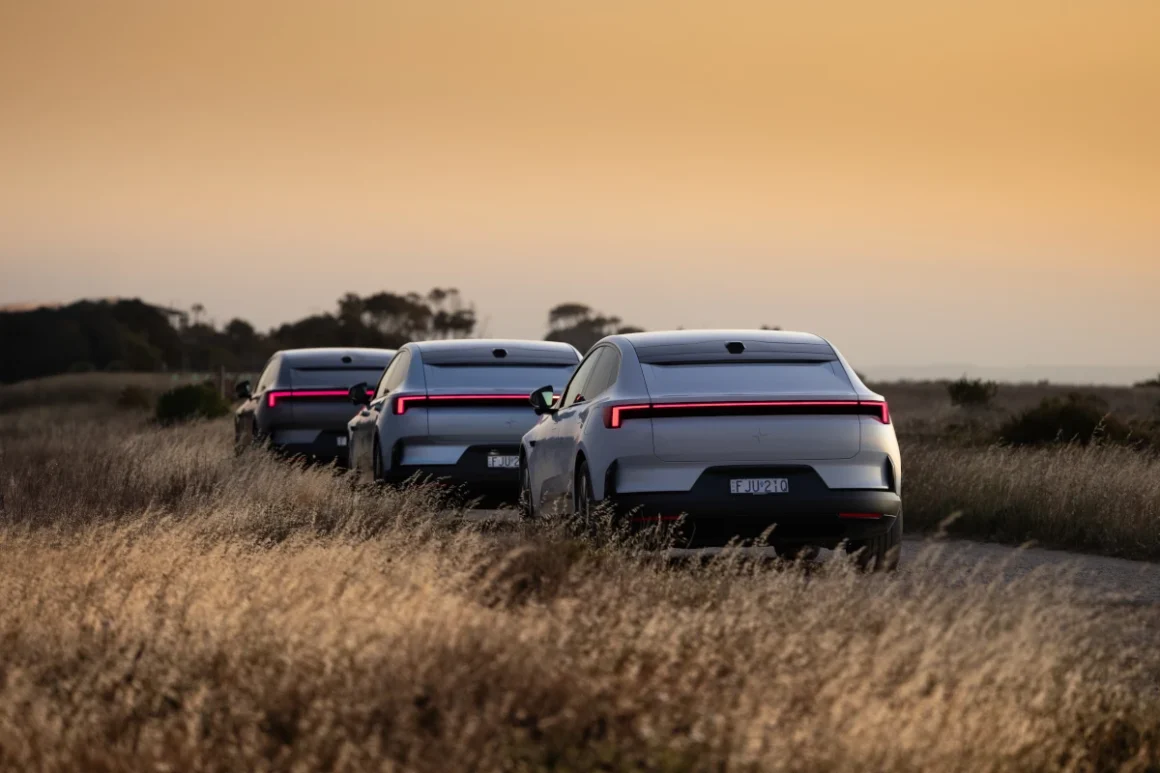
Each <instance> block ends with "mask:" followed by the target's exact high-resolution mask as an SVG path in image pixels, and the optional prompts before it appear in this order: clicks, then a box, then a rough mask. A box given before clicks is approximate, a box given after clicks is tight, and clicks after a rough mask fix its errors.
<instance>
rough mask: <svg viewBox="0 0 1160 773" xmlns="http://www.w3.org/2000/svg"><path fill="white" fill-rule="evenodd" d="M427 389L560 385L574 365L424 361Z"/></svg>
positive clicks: (516, 388)
mask: <svg viewBox="0 0 1160 773" xmlns="http://www.w3.org/2000/svg"><path fill="white" fill-rule="evenodd" d="M424 369H425V370H426V375H427V389H428V390H431V389H460V388H462V389H511V390H513V391H515V392H530V391H532V390H533V389H535V388H536V387H542V386H546V385H548V384H551V385H552V386H554V387H556V388H557V389H563V388H564V384H566V383H567V382H568V379H569V378H571V377H572V371H573V370H575V369H576V366H575V365H425V366H424Z"/></svg>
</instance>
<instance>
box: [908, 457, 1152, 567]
mask: <svg viewBox="0 0 1160 773" xmlns="http://www.w3.org/2000/svg"><path fill="white" fill-rule="evenodd" d="M902 453H903V460H904V469H905V479H904V483H903V496H904V500H905V502H906V526H907V528H908V529H910V530H912V531H914V530H920V531H926V530H932V529H936V528H937V527H938V525H939V523H940V522H941V521H943V520H944V519H946V518H947V517H948V516H950V515H952V514H956V513H957V514H958V515H957V516H956V518H957V519H956V520H955V521H954V523H952V524H951V525H950V526H949V527H948V528H949V531H950V533H952V534H961V535H965V536H971V537H980V538H983V539H993V540H999V541H1006V542H1023V541H1025V540H1036V541H1038V542H1041V543H1043V544H1045V545H1049V546H1054V547H1060V548H1066V549H1070V550H1088V551H1093V552H1098V553H1108V554H1111V555H1119V556H1125V557H1128V558H1148V559H1160V457H1157V456H1156V455H1155V454H1144V453H1139V452H1137V451H1133V450H1131V449H1129V448H1124V447H1119V446H1099V445H1096V446H1090V447H1086V448H1084V447H1081V446H1076V445H1063V446H1059V447H1054V448H1045V449H1015V448H1004V447H1000V446H989V447H979V448H971V447H961V446H960V447H956V446H949V445H944V444H939V443H934V442H930V441H922V440H919V441H911V442H907V443H904V444H903V451H902Z"/></svg>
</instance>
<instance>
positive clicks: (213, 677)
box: [0, 412, 1160, 771]
mask: <svg viewBox="0 0 1160 773" xmlns="http://www.w3.org/2000/svg"><path fill="white" fill-rule="evenodd" d="M48 418H50V417H49V416H48V415H47V414H40V413H38V412H26V413H21V414H15V415H10V416H7V417H3V418H0V494H2V500H0V561H2V565H0V567H2V568H0V642H2V646H0V768H4V769H9V770H31V769H37V770H70V771H71V770H95V771H101V770H105V771H113V770H146V769H147V770H182V771H198V770H223V771H224V770H314V769H323V770H413V771H448V770H482V771H487V770H524V771H534V770H570V771H580V770H593V769H601V770H657V771H700V770H774V771H776V770H785V771H817V770H822V771H824V770H842V771H847V770H890V771H898V770H903V771H905V770H915V771H917V770H947V771H957V770H962V771H974V770H994V771H999V770H1004V771H1005V770H1029V771H1030V770H1074V771H1095V770H1125V771H1144V770H1153V769H1156V768H1157V766H1160V694H1158V692H1157V686H1158V684H1160V653H1158V652H1157V650H1156V648H1155V647H1154V646H1153V645H1154V642H1155V641H1156V635H1157V633H1160V620H1157V619H1156V618H1157V615H1156V614H1155V613H1154V612H1153V613H1151V614H1145V613H1144V612H1142V611H1141V610H1138V609H1133V610H1124V609H1120V608H1118V607H1115V606H1111V605H1108V604H1105V603H1102V601H1101V600H1099V599H1096V598H1093V597H1091V596H1090V595H1088V594H1087V593H1086V592H1085V591H1084V590H1083V589H1081V588H1076V587H1074V586H1073V585H1072V584H1071V583H1069V582H1068V581H1067V578H1066V576H1064V575H1060V574H1042V575H1037V576H1030V577H1026V578H1024V579H1021V580H1018V581H1014V582H1010V581H1003V580H1000V579H998V577H999V575H998V573H995V572H991V571H988V570H986V569H980V568H978V567H969V566H954V565H952V564H948V563H947V561H945V560H942V559H940V558H939V557H938V556H937V555H936V554H935V553H932V552H930V550H928V551H927V553H926V554H925V555H924V556H923V557H921V558H919V559H917V560H912V561H911V562H910V564H909V565H908V567H906V568H905V569H904V570H903V571H902V572H900V573H899V574H898V575H897V576H893V577H885V576H881V575H876V576H867V575H864V574H859V573H857V572H855V571H853V570H852V569H851V568H850V566H849V565H848V564H847V563H843V562H841V561H835V562H832V563H829V564H826V565H825V566H822V567H817V568H813V569H809V568H807V567H804V566H773V567H771V566H769V565H766V564H762V563H757V562H754V561H750V560H747V559H745V558H743V557H739V556H736V555H725V556H723V557H721V558H718V559H716V560H715V561H713V562H711V563H709V564H707V565H696V566H676V567H674V566H670V565H668V564H667V563H664V562H661V561H659V560H657V559H656V558H655V557H654V556H652V555H649V554H646V553H642V552H639V551H636V550H634V549H632V548H631V546H625V545H619V544H616V543H611V544H592V543H587V542H578V541H575V540H572V539H570V538H568V537H567V534H566V532H565V531H564V530H563V529H561V528H559V527H557V526H555V525H552V524H546V525H541V524H533V525H516V526H513V527H511V528H509V529H507V530H505V531H496V530H494V529H490V528H488V527H486V526H482V525H479V524H476V523H472V522H467V521H465V520H463V519H462V518H460V517H459V516H460V515H461V514H460V513H459V512H458V511H457V510H455V509H454V508H448V507H447V506H446V505H445V504H443V503H442V502H441V501H440V499H439V495H438V493H437V492H434V491H431V490H415V491H408V492H391V491H385V492H384V491H380V490H377V489H371V488H366V487H362V486H357V485H353V484H352V483H351V482H350V481H349V480H347V479H346V478H344V477H342V476H337V475H335V474H334V473H333V472H332V471H330V470H328V469H325V468H309V469H300V468H297V467H294V466H292V465H289V464H285V463H278V462H276V461H274V460H273V459H271V458H268V457H266V456H263V455H261V454H256V453H255V454H247V455H244V456H243V457H241V458H234V457H233V456H232V454H231V452H230V450H229V443H228V427H227V426H226V425H224V424H221V423H217V424H202V425H195V426H190V427H182V428H176V429H169V430H161V429H155V428H152V427H149V426H147V425H146V424H145V423H144V422H142V421H141V420H139V419H137V420H134V419H126V418H120V419H115V420H101V421H92V422H80V423H76V424H60V423H59V422H56V423H54V422H52V421H47V419H48ZM908 484H909V485H913V478H911V479H910V480H909V481H908ZM931 550H934V549H931Z"/></svg>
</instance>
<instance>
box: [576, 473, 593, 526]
mask: <svg viewBox="0 0 1160 773" xmlns="http://www.w3.org/2000/svg"><path fill="white" fill-rule="evenodd" d="M595 498H596V497H595V495H594V494H593V493H592V476H591V475H590V474H589V473H588V462H580V467H579V468H578V469H577V470H576V489H575V491H573V492H572V512H573V514H574V515H575V516H576V520H577V522H578V525H579V526H580V527H581V528H582V529H583V531H584V533H585V534H589V535H592V534H595V533H596V520H595V518H594V517H593V515H592V507H593V500H594V499H595Z"/></svg>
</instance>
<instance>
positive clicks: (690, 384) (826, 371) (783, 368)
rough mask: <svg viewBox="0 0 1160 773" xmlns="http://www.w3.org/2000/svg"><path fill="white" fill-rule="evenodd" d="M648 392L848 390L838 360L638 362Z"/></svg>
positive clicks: (678, 393) (691, 393) (824, 391)
mask: <svg viewBox="0 0 1160 773" xmlns="http://www.w3.org/2000/svg"><path fill="white" fill-rule="evenodd" d="M641 367H642V368H643V369H644V379H645V383H646V385H647V386H648V391H649V394H651V395H653V396H654V397H655V396H657V395H665V394H670V395H699V394H706V395H707V394H778V393H786V394H789V393H805V394H810V393H813V392H819V393H826V392H849V391H850V390H851V388H852V385H851V384H850V380H849V379H848V378H847V377H846V373H845V371H844V370H842V367H841V365H840V364H839V363H837V362H744V363H742V362H738V363H685V364H680V365H641Z"/></svg>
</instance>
